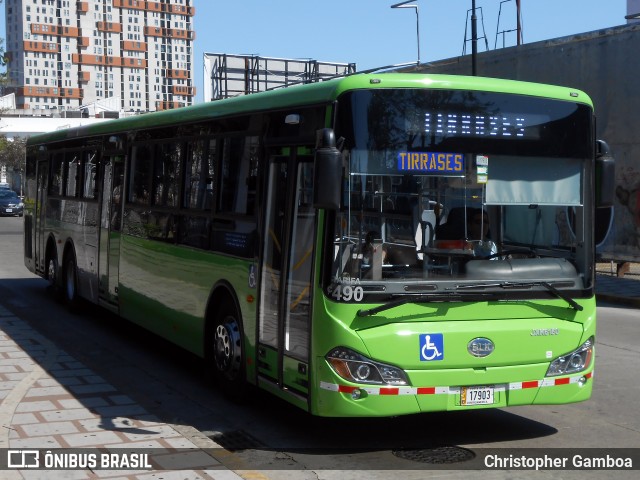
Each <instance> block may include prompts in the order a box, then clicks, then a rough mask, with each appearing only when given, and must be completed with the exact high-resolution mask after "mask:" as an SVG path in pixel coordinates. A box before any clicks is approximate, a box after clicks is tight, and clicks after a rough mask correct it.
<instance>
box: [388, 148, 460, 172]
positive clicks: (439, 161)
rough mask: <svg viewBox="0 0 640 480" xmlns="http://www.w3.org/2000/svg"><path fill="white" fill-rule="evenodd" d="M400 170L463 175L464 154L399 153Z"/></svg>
mask: <svg viewBox="0 0 640 480" xmlns="http://www.w3.org/2000/svg"><path fill="white" fill-rule="evenodd" d="M398 170H400V171H402V172H416V173H424V174H434V175H438V174H440V175H443V174H458V175H460V174H463V173H464V155H463V154H462V153H439V152H398Z"/></svg>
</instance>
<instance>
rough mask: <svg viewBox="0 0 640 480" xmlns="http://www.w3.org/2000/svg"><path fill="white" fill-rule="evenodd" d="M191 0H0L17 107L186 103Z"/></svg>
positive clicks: (132, 107)
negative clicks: (108, 102) (3, 11)
mask: <svg viewBox="0 0 640 480" xmlns="http://www.w3.org/2000/svg"><path fill="white" fill-rule="evenodd" d="M193 3H194V2H193V0H153V1H146V0H85V1H76V0H5V1H4V4H5V13H6V15H5V18H6V44H5V50H6V52H7V54H8V55H7V56H8V59H9V63H8V66H7V73H8V77H9V78H8V80H9V86H10V87H11V88H12V91H13V92H14V93H15V95H16V107H17V108H18V109H22V110H31V111H34V110H49V109H53V110H78V109H80V108H81V107H83V106H86V105H91V104H95V103H96V102H104V101H105V100H107V99H111V100H112V101H111V102H110V103H114V102H115V103H116V104H119V108H118V109H117V110H122V111H125V112H145V111H155V110H166V109H171V108H178V107H182V106H186V105H191V104H192V103H193V99H194V97H195V88H194V86H193V80H192V79H193V68H192V66H193V40H194V38H195V33H194V31H193V28H192V25H193V18H194V15H195V9H194V7H193V6H192V5H193Z"/></svg>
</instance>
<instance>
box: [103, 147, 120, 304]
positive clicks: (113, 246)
mask: <svg viewBox="0 0 640 480" xmlns="http://www.w3.org/2000/svg"><path fill="white" fill-rule="evenodd" d="M101 163H102V189H101V191H102V194H101V197H100V244H99V247H98V278H99V297H100V300H101V303H102V304H104V305H105V306H107V307H109V308H110V309H111V310H114V311H116V312H117V309H118V276H119V275H118V274H119V264H120V231H121V225H122V201H123V200H124V199H123V198H122V194H123V188H124V157H123V156H122V155H114V156H107V157H103V159H102V162H101Z"/></svg>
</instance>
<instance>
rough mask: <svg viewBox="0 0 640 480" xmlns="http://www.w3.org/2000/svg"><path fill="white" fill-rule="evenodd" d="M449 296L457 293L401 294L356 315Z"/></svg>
mask: <svg viewBox="0 0 640 480" xmlns="http://www.w3.org/2000/svg"><path fill="white" fill-rule="evenodd" d="M451 297H459V295H458V294H457V293H455V292H446V293H432V294H430V295H416V296H413V295H409V296H403V297H402V298H396V299H394V300H389V301H388V302H387V303H384V304H382V305H380V306H379V307H374V308H369V309H366V310H364V309H361V310H358V312H357V315H358V316H359V317H368V316H371V315H375V314H377V313H380V312H384V311H385V310H391V309H392V308H396V307H399V306H400V305H405V304H407V303H429V302H437V301H442V300H443V299H450V298H451Z"/></svg>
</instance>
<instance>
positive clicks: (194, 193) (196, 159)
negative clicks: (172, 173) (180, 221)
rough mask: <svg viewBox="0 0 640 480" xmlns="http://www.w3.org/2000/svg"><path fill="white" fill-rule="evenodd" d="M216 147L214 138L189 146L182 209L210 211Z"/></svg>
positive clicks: (213, 185) (213, 186) (194, 142)
mask: <svg viewBox="0 0 640 480" xmlns="http://www.w3.org/2000/svg"><path fill="white" fill-rule="evenodd" d="M216 146H217V142H216V139H215V138H211V139H208V140H204V141H200V140H198V141H193V142H192V143H190V144H189V148H188V153H187V158H186V160H185V164H186V165H185V178H184V183H185V185H184V198H183V203H182V206H183V207H184V208H189V209H194V210H210V209H211V206H212V203H213V202H212V201H213V191H214V188H215V181H214V179H215V171H216V166H217V152H216Z"/></svg>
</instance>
